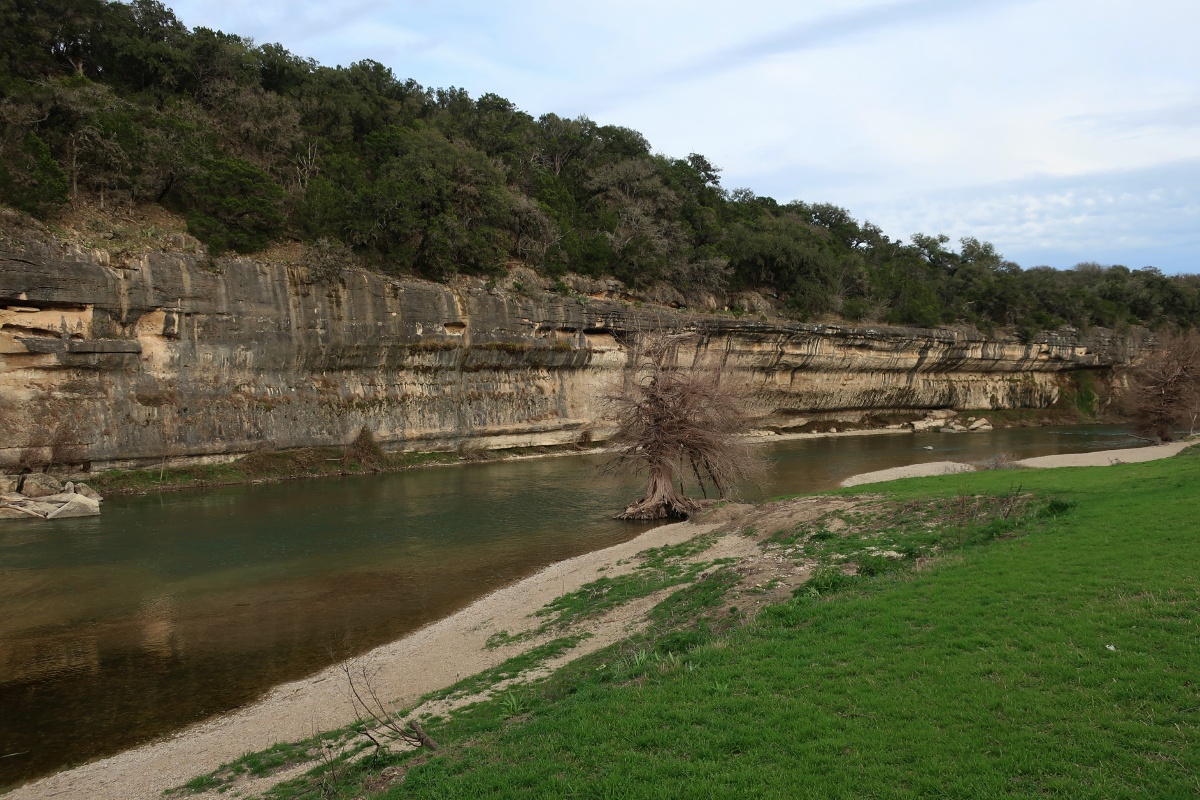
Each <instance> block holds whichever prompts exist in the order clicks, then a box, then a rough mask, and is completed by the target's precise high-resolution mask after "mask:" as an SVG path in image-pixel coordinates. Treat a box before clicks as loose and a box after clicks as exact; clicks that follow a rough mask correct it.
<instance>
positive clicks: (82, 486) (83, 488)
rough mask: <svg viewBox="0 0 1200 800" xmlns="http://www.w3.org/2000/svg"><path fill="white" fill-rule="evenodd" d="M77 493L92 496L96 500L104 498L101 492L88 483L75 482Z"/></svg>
mask: <svg viewBox="0 0 1200 800" xmlns="http://www.w3.org/2000/svg"><path fill="white" fill-rule="evenodd" d="M75 494H81V495H83V496H84V497H90V498H92V499H93V500H96V501H100V500H103V499H104V498H103V497H101V496H100V493H99V492H97V491H96V490H95V489H93V488H92V487H90V486H88V485H87V484H86V483H77V484H75Z"/></svg>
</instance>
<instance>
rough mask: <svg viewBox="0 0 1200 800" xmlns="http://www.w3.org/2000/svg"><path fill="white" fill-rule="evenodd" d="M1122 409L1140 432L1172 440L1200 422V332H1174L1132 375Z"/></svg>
mask: <svg viewBox="0 0 1200 800" xmlns="http://www.w3.org/2000/svg"><path fill="white" fill-rule="evenodd" d="M1121 407H1122V410H1123V411H1124V412H1125V414H1126V415H1128V416H1129V417H1130V419H1131V421H1132V422H1133V427H1134V429H1135V430H1137V431H1138V432H1139V433H1142V434H1144V435H1147V436H1150V437H1153V438H1154V439H1156V440H1157V441H1159V442H1169V441H1171V440H1172V439H1173V438H1174V437H1175V432H1176V431H1177V430H1178V429H1179V428H1181V427H1188V428H1190V429H1192V430H1195V427H1196V424H1197V421H1200V333H1197V332H1196V331H1194V330H1192V331H1187V332H1179V331H1177V332H1171V333H1166V334H1163V335H1161V336H1160V337H1159V340H1158V346H1157V347H1155V348H1154V350H1152V351H1151V352H1150V354H1149V355H1148V356H1147V357H1146V359H1145V360H1144V361H1143V362H1142V363H1141V364H1139V365H1138V366H1137V367H1135V368H1134V369H1133V370H1132V371H1131V372H1130V374H1129V388H1128V389H1127V390H1126V391H1125V394H1124V396H1123V397H1122V402H1121Z"/></svg>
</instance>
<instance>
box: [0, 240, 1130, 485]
mask: <svg viewBox="0 0 1200 800" xmlns="http://www.w3.org/2000/svg"><path fill="white" fill-rule="evenodd" d="M663 325H665V326H670V327H673V328H678V327H686V328H690V329H693V330H695V331H696V333H697V336H695V337H694V338H693V339H692V340H690V344H689V345H688V348H689V352H687V353H685V358H697V357H710V358H720V359H723V360H724V361H725V363H726V364H727V365H728V366H729V367H730V368H732V369H734V370H736V371H737V373H738V375H739V377H740V378H742V379H743V380H745V381H746V382H747V383H748V384H749V385H750V386H751V387H752V389H753V400H752V402H753V404H754V406H755V407H754V411H755V413H756V414H757V415H759V416H760V417H761V426H762V427H776V428H788V427H795V426H797V425H802V424H804V423H805V422H806V421H809V420H812V419H846V420H854V419H858V418H861V417H862V416H863V415H865V414H867V413H872V412H874V413H879V412H889V413H895V412H904V411H913V412H922V411H925V410H928V409H932V408H945V407H954V408H960V409H1003V408H1015V407H1045V406H1048V405H1050V404H1052V403H1054V402H1055V400H1056V399H1057V398H1058V395H1059V392H1060V388H1061V386H1062V385H1063V379H1064V375H1066V374H1067V373H1068V372H1069V371H1073V370H1096V371H1104V370H1106V369H1107V368H1109V367H1111V365H1112V364H1114V363H1116V362H1119V361H1121V360H1123V359H1125V358H1127V357H1128V355H1129V351H1130V348H1133V347H1135V343H1132V342H1131V340H1130V339H1129V337H1114V336H1112V335H1109V334H1107V333H1106V332H1102V331H1101V332H1093V333H1092V334H1091V336H1090V337H1089V338H1088V339H1087V340H1086V341H1085V340H1083V339H1081V338H1079V337H1075V336H1071V335H1063V334H1054V335H1047V336H1045V337H1042V340H1041V341H1036V342H1033V343H1022V342H1019V341H1017V340H1015V339H1005V340H989V339H987V338H985V337H983V336H981V335H979V334H978V333H975V332H968V331H958V330H940V329H939V330H923V329H905V328H889V327H861V328H853V327H840V326H831V325H802V324H792V323H785V322H771V321H765V320H751V319H747V318H734V317H733V316H721V315H693V316H689V315H687V314H685V313H679V312H674V311H671V310H666V309H661V308H658V307H654V306H640V305H639V304H637V303H633V304H630V303H628V302H624V301H621V300H619V299H610V297H609V296H607V295H606V294H605V293H597V296H594V297H589V296H587V295H586V294H582V295H581V294H573V295H571V296H566V295H559V294H550V293H547V292H542V291H540V290H523V291H513V290H512V289H508V290H504V289H497V288H491V289H489V288H488V287H487V286H485V285H484V284H483V283H482V282H469V281H462V282H458V283H456V284H454V285H452V286H447V285H442V284H434V283H427V282H422V281H412V280H394V279H389V278H387V277H385V276H382V275H378V274H374V273H369V272H363V271H347V272H345V273H343V275H342V276H341V278H340V279H339V280H337V281H336V282H333V283H331V284H325V283H317V282H313V281H312V280H310V279H309V277H308V273H307V270H305V269H304V268H303V267H302V266H295V265H287V264H281V263H269V262H264V261H258V260H254V259H222V260H219V261H217V262H215V263H214V262H212V261H209V260H207V259H205V258H202V257H199V256H196V255H190V254H183V253H152V254H149V255H144V256H137V257H130V258H126V259H124V260H122V261H121V262H120V263H116V261H115V260H114V259H110V257H109V256H108V254H106V253H103V252H100V251H87V250H81V249H78V248H72V247H69V246H59V245H48V244H26V245H21V246H19V247H16V248H14V249H12V250H10V251H8V252H0V429H2V431H3V436H2V437H0V472H3V471H5V469H4V468H5V467H12V466H13V465H16V464H17V463H19V462H20V461H21V460H22V458H24V459H25V460H27V461H28V460H36V458H38V457H40V458H43V459H45V458H49V457H51V456H52V455H53V456H54V457H55V458H56V459H57V460H63V459H69V460H73V461H80V462H90V463H92V464H93V465H126V466H128V465H136V464H146V463H154V464H157V463H162V462H164V461H168V460H169V461H172V462H173V461H178V460H196V459H203V458H214V459H216V458H225V457H228V456H230V455H236V454H241V453H246V452H251V451H254V450H258V449H263V448H266V447H271V448H288V447H300V446H311V445H340V444H344V443H346V442H347V441H349V439H351V438H353V437H354V435H355V434H357V432H358V431H359V430H360V429H362V428H363V427H364V426H366V427H368V428H370V429H371V430H372V431H373V432H374V434H375V436H376V437H377V439H378V440H379V441H380V442H382V443H384V445H385V446H388V447H390V448H396V449H422V450H424V449H439V448H451V447H455V446H458V445H461V444H464V443H465V444H469V445H471V446H475V445H482V446H485V447H506V446H517V445H528V444H550V443H562V442H570V441H575V440H577V439H579V438H580V437H581V436H587V435H590V433H591V431H592V430H593V429H598V428H602V427H603V425H602V422H601V421H600V417H601V413H602V403H601V398H602V396H603V394H604V392H605V390H606V387H608V386H609V385H611V384H612V382H613V381H614V380H615V379H616V378H617V377H618V376H619V374H620V371H621V370H622V369H623V368H624V366H625V364H626V361H627V355H628V351H627V346H626V345H627V343H628V342H629V341H631V336H635V335H636V331H639V330H647V329H652V328H654V327H658V326H663ZM692 350H694V352H692ZM52 451H53V452H52Z"/></svg>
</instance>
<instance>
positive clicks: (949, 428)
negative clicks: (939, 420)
mask: <svg viewBox="0 0 1200 800" xmlns="http://www.w3.org/2000/svg"><path fill="white" fill-rule="evenodd" d="M938 433H958V431H957V430H955V429H954V428H951V427H950V426H949V425H947V426H946V427H944V428H938Z"/></svg>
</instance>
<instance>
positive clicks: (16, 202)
mask: <svg viewBox="0 0 1200 800" xmlns="http://www.w3.org/2000/svg"><path fill="white" fill-rule="evenodd" d="M0 199H3V201H4V202H5V203H8V204H9V205H11V206H13V207H14V208H19V209H20V210H22V211H25V212H27V213H29V214H33V215H34V216H35V217H41V218H43V219H45V218H46V217H49V216H51V215H53V214H54V213H55V212H56V211H58V210H59V209H61V208H62V207H63V206H64V205H66V204H67V200H68V196H67V176H66V174H64V173H63V171H62V167H60V166H59V165H58V162H57V161H55V160H54V156H52V155H51V154H50V148H49V147H47V146H46V143H45V142H43V141H42V140H41V139H40V138H38V135H37V134H36V133H33V132H32V131H30V132H29V133H27V134H25V137H24V138H23V139H22V140H21V142H20V144H19V146H17V147H6V148H5V149H4V151H3V152H2V153H0Z"/></svg>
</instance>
